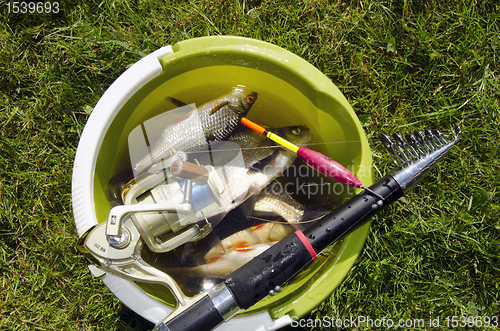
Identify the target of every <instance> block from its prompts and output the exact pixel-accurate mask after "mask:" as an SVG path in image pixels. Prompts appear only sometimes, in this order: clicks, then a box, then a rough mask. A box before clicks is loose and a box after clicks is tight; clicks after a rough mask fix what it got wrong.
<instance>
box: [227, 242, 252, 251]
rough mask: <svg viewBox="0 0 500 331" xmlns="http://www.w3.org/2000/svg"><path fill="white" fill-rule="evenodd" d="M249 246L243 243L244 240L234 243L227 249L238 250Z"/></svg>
mask: <svg viewBox="0 0 500 331" xmlns="http://www.w3.org/2000/svg"><path fill="white" fill-rule="evenodd" d="M248 246H250V245H248V242H247V241H245V240H240V241H237V242H235V243H234V244H233V245H231V247H229V248H234V249H235V250H236V249H238V248H246V247H248Z"/></svg>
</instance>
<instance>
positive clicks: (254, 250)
mask: <svg viewBox="0 0 500 331" xmlns="http://www.w3.org/2000/svg"><path fill="white" fill-rule="evenodd" d="M274 244H275V242H269V243H264V244H257V245H252V246H248V247H242V248H237V249H235V250H232V251H230V252H229V253H227V254H224V255H222V256H220V257H219V258H217V259H214V260H213V261H211V262H210V263H206V264H200V265H198V266H196V267H190V268H175V269H170V270H167V273H168V272H170V273H182V274H183V275H187V276H190V277H203V278H207V277H208V278H221V279H223V278H226V277H227V276H228V275H229V274H231V273H232V272H234V271H235V270H236V269H238V268H240V267H241V266H243V265H244V264H245V263H247V262H248V261H250V260H251V259H253V258H254V257H256V256H257V255H259V254H260V253H262V252H264V251H265V250H266V249H268V248H269V247H271V246H272V245H274Z"/></svg>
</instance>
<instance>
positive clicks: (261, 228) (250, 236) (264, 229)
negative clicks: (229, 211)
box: [204, 222, 295, 263]
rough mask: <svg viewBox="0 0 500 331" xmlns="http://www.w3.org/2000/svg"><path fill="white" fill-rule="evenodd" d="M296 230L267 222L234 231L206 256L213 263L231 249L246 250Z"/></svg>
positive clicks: (277, 239) (206, 259)
mask: <svg viewBox="0 0 500 331" xmlns="http://www.w3.org/2000/svg"><path fill="white" fill-rule="evenodd" d="M294 231H295V230H294V229H293V227H291V226H290V225H288V224H282V223H276V222H267V223H261V224H258V225H255V226H252V227H249V228H247V229H244V230H241V231H238V232H236V233H233V234H232V235H230V236H228V237H226V238H224V239H222V240H221V242H220V245H216V246H214V247H212V248H211V249H210V250H209V251H208V252H207V253H206V254H205V256H204V259H205V262H207V263H211V262H214V261H216V260H218V259H219V258H221V257H222V256H224V255H225V254H228V253H229V252H231V251H234V250H239V251H244V249H245V248H247V247H250V246H253V245H258V244H266V243H272V242H276V241H280V240H281V239H283V238H285V237H286V236H288V235H289V234H291V233H293V232H294Z"/></svg>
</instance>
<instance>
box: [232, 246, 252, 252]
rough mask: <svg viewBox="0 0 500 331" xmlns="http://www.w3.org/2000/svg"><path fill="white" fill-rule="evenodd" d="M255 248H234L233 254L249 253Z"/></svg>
mask: <svg viewBox="0 0 500 331" xmlns="http://www.w3.org/2000/svg"><path fill="white" fill-rule="evenodd" d="M254 249H255V248H252V247H251V246H249V247H240V248H236V249H235V250H234V251H235V252H250V251H253V250H254Z"/></svg>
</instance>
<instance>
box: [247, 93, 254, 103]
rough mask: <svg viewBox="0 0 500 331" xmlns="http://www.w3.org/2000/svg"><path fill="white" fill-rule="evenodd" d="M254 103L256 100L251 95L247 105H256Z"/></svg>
mask: <svg viewBox="0 0 500 331" xmlns="http://www.w3.org/2000/svg"><path fill="white" fill-rule="evenodd" d="M254 101H255V98H254V97H253V96H251V95H249V96H248V97H247V103H250V104H252V103H254Z"/></svg>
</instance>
